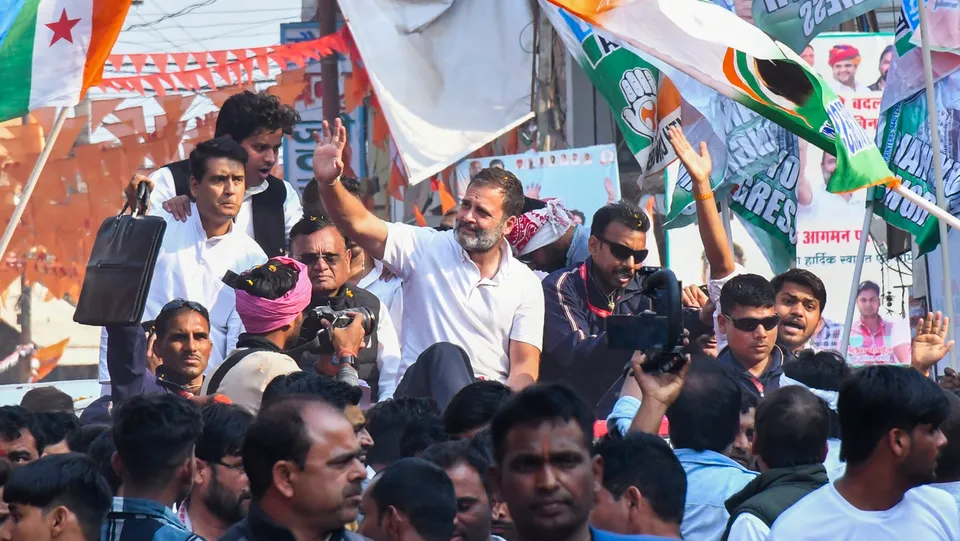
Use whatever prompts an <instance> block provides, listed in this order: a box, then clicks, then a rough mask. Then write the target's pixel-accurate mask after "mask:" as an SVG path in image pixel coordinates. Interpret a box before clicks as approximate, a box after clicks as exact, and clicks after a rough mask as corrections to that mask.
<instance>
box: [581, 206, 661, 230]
mask: <svg viewBox="0 0 960 541" xmlns="http://www.w3.org/2000/svg"><path fill="white" fill-rule="evenodd" d="M611 223H618V224H620V225H622V226H624V227H626V228H627V229H629V230H630V231H639V232H641V233H646V232H647V231H649V230H650V218H649V217H648V216H647V213H646V212H644V211H643V210H641V209H640V208H639V207H636V206H634V205H631V204H630V203H627V202H626V201H618V202H616V203H611V204H609V205H604V206H602V207H600V209H599V210H598V211H597V212H595V213H594V214H593V221H592V222H590V235H592V236H594V237H597V238H598V239H602V238H603V234H604V233H605V232H606V231H607V227H608V226H609V225H610V224H611Z"/></svg>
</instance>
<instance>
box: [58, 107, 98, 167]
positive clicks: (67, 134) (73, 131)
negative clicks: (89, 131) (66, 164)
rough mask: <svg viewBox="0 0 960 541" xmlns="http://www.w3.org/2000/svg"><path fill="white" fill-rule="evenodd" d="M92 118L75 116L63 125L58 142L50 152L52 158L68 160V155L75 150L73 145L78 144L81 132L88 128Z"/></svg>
mask: <svg viewBox="0 0 960 541" xmlns="http://www.w3.org/2000/svg"><path fill="white" fill-rule="evenodd" d="M89 118H90V117H88V116H86V115H84V116H75V117H73V118H68V119H67V120H66V121H65V122H64V123H63V128H61V129H60V135H59V136H58V137H57V141H56V142H55V143H54V144H53V150H52V151H51V152H50V158H52V159H58V158H66V157H67V154H69V153H70V150H71V149H72V148H73V143H74V142H76V140H77V137H79V136H80V132H81V131H83V129H84V128H86V127H87V120H89Z"/></svg>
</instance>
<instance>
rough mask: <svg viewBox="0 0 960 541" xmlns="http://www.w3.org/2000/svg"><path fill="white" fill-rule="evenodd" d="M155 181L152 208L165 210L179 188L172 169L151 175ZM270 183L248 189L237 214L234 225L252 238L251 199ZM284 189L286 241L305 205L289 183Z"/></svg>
mask: <svg viewBox="0 0 960 541" xmlns="http://www.w3.org/2000/svg"><path fill="white" fill-rule="evenodd" d="M150 180H152V181H153V184H154V187H153V191H152V192H150V208H151V209H161V210H162V209H163V204H164V203H165V202H167V201H169V200H171V199H173V198H174V197H176V196H177V188H176V185H175V184H174V182H173V175H171V174H170V169H168V168H166V167H161V168H160V169H157V170H156V171H154V172H153V174H152V175H150ZM268 185H269V183H268V182H267V181H263V182H261V183H260V185H259V186H255V187H253V188H249V187H248V188H247V190H246V191H245V192H244V194H243V203H241V204H240V212H239V213H238V214H237V218H236V220H234V223H235V224H236V226H237V229H239V230H240V231H243V232H245V233H246V234H247V235H248V236H249V237H250V238H254V237H253V206H252V205H251V204H250V198H251V197H253V196H255V195H257V194H259V193H263V192H265V191H266V190H267V186H268ZM283 187H284V188H285V189H286V190H287V197H286V199H285V200H284V201H283V224H284V228H283V229H284V233H283V236H284V239H289V238H290V229H292V228H293V225H294V224H295V223H297V222H298V221H300V218H302V217H303V205H301V204H300V194H298V193H297V190H296V189H295V188H294V187H293V186H292V185H291V184H290V183H289V182H287V181H283Z"/></svg>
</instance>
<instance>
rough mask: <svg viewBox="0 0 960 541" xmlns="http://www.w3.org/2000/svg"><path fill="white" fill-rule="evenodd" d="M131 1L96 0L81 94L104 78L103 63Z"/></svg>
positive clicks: (115, 39) (118, 33)
mask: <svg viewBox="0 0 960 541" xmlns="http://www.w3.org/2000/svg"><path fill="white" fill-rule="evenodd" d="M131 3H132V0H94V2H93V27H92V32H91V33H90V44H89V45H88V47H87V59H86V61H85V62H84V66H83V86H82V87H81V89H80V95H81V96H83V95H84V94H85V93H86V91H87V89H88V88H90V87H91V86H94V85H96V84H97V83H99V82H100V79H102V78H103V65H104V64H105V63H106V62H107V57H109V56H110V51H111V50H113V45H114V43H116V41H117V37H118V36H119V35H120V29H121V27H122V26H123V21H124V19H126V18H127V11H129V10H130V4H131Z"/></svg>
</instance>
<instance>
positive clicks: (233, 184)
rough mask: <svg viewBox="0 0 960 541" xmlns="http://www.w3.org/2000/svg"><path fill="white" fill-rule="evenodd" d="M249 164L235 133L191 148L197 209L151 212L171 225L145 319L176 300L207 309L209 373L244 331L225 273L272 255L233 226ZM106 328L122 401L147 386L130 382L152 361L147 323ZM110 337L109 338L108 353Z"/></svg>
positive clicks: (115, 388) (107, 360) (116, 394)
mask: <svg viewBox="0 0 960 541" xmlns="http://www.w3.org/2000/svg"><path fill="white" fill-rule="evenodd" d="M246 163H247V152H246V151H245V150H244V149H243V147H241V146H240V145H238V144H237V143H236V142H234V141H233V140H232V139H230V138H229V137H222V138H219V139H213V140H211V141H205V142H203V143H200V144H198V145H197V147H196V148H195V149H193V151H192V152H191V153H190V167H191V177H190V189H191V194H192V195H193V202H191V204H190V205H191V209H192V210H193V213H192V214H191V215H190V216H189V217H188V218H187V221H186V222H179V221H177V220H175V219H174V218H173V217H172V216H171V215H170V214H168V213H166V212H165V211H163V209H160V208H153V209H152V211H151V212H152V213H155V214H156V215H158V216H161V217H163V218H164V219H165V220H166V222H167V229H166V232H165V233H164V235H163V241H162V243H161V245H160V253H159V255H158V256H157V261H156V265H155V266H154V271H153V279H152V280H151V282H150V291H149V292H148V293H147V302H146V308H145V310H144V313H143V319H142V321H143V322H149V321H152V320H154V319H156V318H157V316H158V315H159V313H160V310H161V308H163V307H164V306H165V305H166V304H167V303H168V302H169V301H170V300H171V299H186V300H189V301H192V302H195V303H197V304H199V305H201V306H204V307H206V308H207V310H209V318H208V319H209V323H210V335H209V338H210V341H211V342H212V346H213V348H212V350H211V352H210V361H209V363H208V364H207V374H211V373H213V371H214V370H216V367H217V366H219V365H220V363H221V362H222V361H223V359H224V358H225V357H226V356H227V353H228V352H229V351H230V350H232V349H233V348H234V345H235V344H236V343H237V337H238V336H239V335H240V329H241V324H240V318H239V317H238V316H237V312H236V295H235V294H234V291H233V289H231V288H229V287H227V286H226V285H225V284H224V283H223V281H222V279H223V275H224V274H225V273H226V272H227V271H232V272H236V273H239V272H242V271H244V270H246V269H249V268H250V267H252V266H254V265H258V264H261V263H263V262H265V261H266V259H267V258H266V256H265V255H264V253H263V250H261V249H260V247H259V246H258V245H257V243H256V242H254V241H253V239H251V238H250V237H248V236H247V235H245V234H243V233H242V232H241V231H237V230H235V229H234V227H233V219H234V218H235V217H236V216H237V213H238V212H239V211H240V203H241V201H242V200H243V194H244V164H246ZM105 332H106V333H107V335H108V339H107V344H106V356H105V357H103V358H102V360H101V365H102V366H103V365H105V366H107V367H108V370H109V371H111V372H113V373H116V374H117V377H118V378H119V379H120V383H119V385H117V384H113V385H112V389H111V393H112V395H113V399H114V401H115V402H119V401H120V400H123V399H124V398H126V397H127V396H132V395H133V394H139V392H142V390H141V389H139V388H137V387H135V386H130V387H128V388H125V387H124V386H125V385H126V386H129V385H131V382H130V381H128V380H130V379H131V378H132V379H134V380H135V379H136V378H138V377H140V378H141V379H142V377H143V372H142V370H141V368H140V367H145V366H146V359H145V356H146V337H145V335H144V332H143V329H141V328H140V326H139V325H137V326H129V327H123V326H110V327H107V328H106V330H105ZM103 342H104V341H103V340H102V339H101V354H103ZM131 367H132V368H131ZM138 372H139V373H138ZM113 377H114V376H112V375H111V380H112V379H113Z"/></svg>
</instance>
